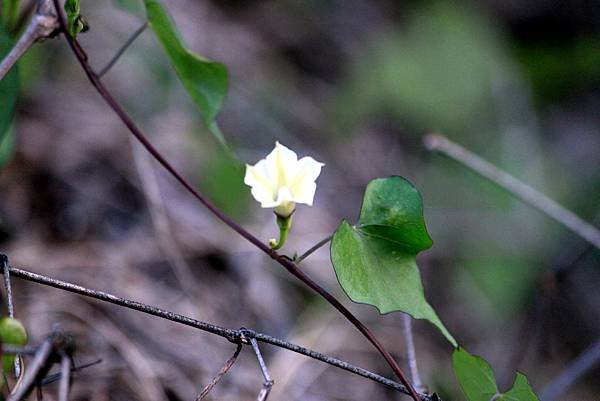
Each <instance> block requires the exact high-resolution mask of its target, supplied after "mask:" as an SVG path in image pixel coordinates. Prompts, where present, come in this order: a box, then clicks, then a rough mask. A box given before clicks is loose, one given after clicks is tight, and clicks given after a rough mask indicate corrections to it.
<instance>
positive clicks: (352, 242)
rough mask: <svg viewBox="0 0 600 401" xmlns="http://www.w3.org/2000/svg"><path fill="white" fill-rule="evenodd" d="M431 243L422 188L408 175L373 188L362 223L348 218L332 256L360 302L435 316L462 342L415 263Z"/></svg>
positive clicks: (418, 316)
mask: <svg viewBox="0 0 600 401" xmlns="http://www.w3.org/2000/svg"><path fill="white" fill-rule="evenodd" d="M431 244H432V242H431V239H430V238H429V235H428V234H427V230H426V228H425V222H424V220H423V204H422V200H421V196H420V195H419V193H418V191H417V190H416V189H415V188H414V187H413V186H412V185H411V184H410V183H409V182H408V181H406V180H405V179H404V178H402V177H388V178H379V179H376V180H373V181H371V182H370V183H369V185H368V186H367V189H366V191H365V196H364V200H363V206H362V208H361V213H360V218H359V222H358V224H357V226H354V227H353V226H351V225H350V224H348V223H347V222H346V221H345V220H344V221H342V223H341V224H340V226H339V227H338V229H337V230H336V232H335V234H334V237H333V241H332V243H331V260H332V263H333V266H334V269H335V272H336V275H337V278H338V281H339V282H340V285H341V286H342V288H343V289H344V291H345V292H346V294H348V296H349V297H350V299H352V300H353V301H354V302H360V303H366V304H370V305H373V306H375V307H376V308H377V309H378V310H379V312H380V313H388V312H394V311H402V312H404V313H408V314H410V315H411V316H413V317H414V318H416V319H426V320H429V321H430V322H431V323H433V324H434V325H435V326H437V328H438V329H439V330H440V331H441V332H442V334H444V336H445V337H446V338H447V339H448V341H450V343H452V345H454V346H456V341H455V340H454V338H453V337H452V335H451V334H450V333H449V332H448V330H447V329H446V328H445V327H444V325H443V324H442V322H441V321H440V319H439V317H438V316H437V314H436V313H435V311H434V310H433V308H432V307H431V306H430V305H429V303H427V301H426V299H425V294H424V292H423V284H422V283H421V275H420V273H419V269H418V267H417V264H416V262H415V257H416V255H417V253H418V252H420V251H422V250H424V249H427V248H429V247H430V246H431Z"/></svg>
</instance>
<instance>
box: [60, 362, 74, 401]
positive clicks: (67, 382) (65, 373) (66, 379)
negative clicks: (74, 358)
mask: <svg viewBox="0 0 600 401" xmlns="http://www.w3.org/2000/svg"><path fill="white" fill-rule="evenodd" d="M70 387H71V358H70V357H69V356H68V355H66V354H63V355H62V356H61V358H60V385H59V387H58V401H69V388H70Z"/></svg>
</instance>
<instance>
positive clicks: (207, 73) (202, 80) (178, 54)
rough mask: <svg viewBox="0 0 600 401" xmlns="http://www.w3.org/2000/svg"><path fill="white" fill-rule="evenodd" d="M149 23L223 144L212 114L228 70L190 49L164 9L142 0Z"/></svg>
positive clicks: (221, 99)
mask: <svg viewBox="0 0 600 401" xmlns="http://www.w3.org/2000/svg"><path fill="white" fill-rule="evenodd" d="M144 5H145V6H146V13H147V16H148V22H149V24H150V27H151V28H152V30H153V31H154V33H155V34H156V37H157V38H158V40H159V41H160V43H161V44H162V46H163V48H164V49H165V52H166V54H167V56H168V58H169V61H170V62H171V65H172V66H173V68H174V69H175V72H176V73H177V76H178V77H179V80H180V81H181V83H182V85H183V86H184V88H185V89H186V91H187V92H188V94H189V95H190V96H191V98H192V100H193V101H194V103H195V104H196V106H197V107H198V109H199V110H200V113H201V114H202V117H203V119H204V123H205V125H206V127H207V128H208V129H209V130H210V132H211V133H212V134H213V135H214V136H215V137H216V138H217V139H218V140H219V142H221V144H223V145H225V138H224V137H223V134H221V132H220V131H219V128H218V126H217V124H216V122H215V117H216V116H217V113H218V112H219V110H220V109H221V106H222V105H223V102H224V100H225V95H226V94H227V70H226V68H225V66H224V65H223V64H220V63H215V62H212V61H210V60H207V59H206V58H204V57H202V56H200V55H198V54H196V53H194V52H192V51H190V50H188V49H187V47H186V46H185V44H184V42H183V39H182V38H181V35H180V34H179V32H178V31H177V29H176V28H175V25H174V23H173V20H172V19H171V17H170V16H169V14H168V13H167V10H166V9H165V8H164V7H163V6H162V5H161V3H160V2H159V1H157V0H144Z"/></svg>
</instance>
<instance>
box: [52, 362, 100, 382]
mask: <svg viewBox="0 0 600 401" xmlns="http://www.w3.org/2000/svg"><path fill="white" fill-rule="evenodd" d="M101 362H102V359H96V360H95V361H93V362H88V363H84V364H83V365H77V366H72V367H71V373H75V372H77V371H80V370H82V369H86V368H89V367H91V366H94V365H97V364H99V363H101ZM61 377H62V374H61V373H60V372H59V373H55V374H53V375H48V376H46V377H44V378H43V379H42V380H41V381H40V385H41V386H45V385H47V384H50V383H54V382H55V381H57V380H60V379H61Z"/></svg>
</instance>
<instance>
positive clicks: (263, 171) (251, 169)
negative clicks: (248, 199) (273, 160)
mask: <svg viewBox="0 0 600 401" xmlns="http://www.w3.org/2000/svg"><path fill="white" fill-rule="evenodd" d="M244 183H245V184H246V185H249V186H250V187H252V191H251V192H252V196H253V197H254V199H256V200H257V201H258V202H260V203H261V204H265V203H270V202H273V201H274V200H275V197H276V189H275V188H274V186H273V184H272V181H271V179H270V177H269V176H268V172H267V163H266V161H265V160H264V159H263V160H261V161H259V162H258V163H256V165H254V166H250V165H248V164H247V165H246V175H245V176H244ZM263 207H269V206H263Z"/></svg>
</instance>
